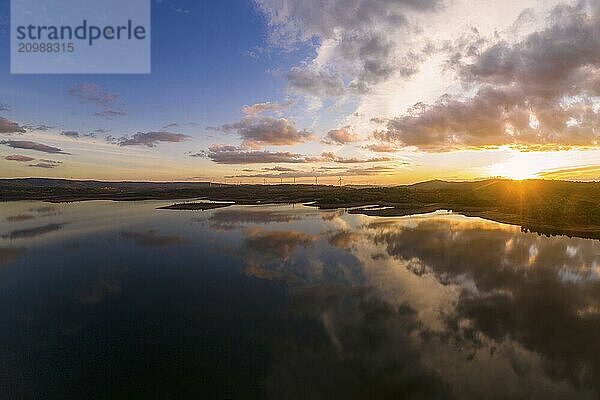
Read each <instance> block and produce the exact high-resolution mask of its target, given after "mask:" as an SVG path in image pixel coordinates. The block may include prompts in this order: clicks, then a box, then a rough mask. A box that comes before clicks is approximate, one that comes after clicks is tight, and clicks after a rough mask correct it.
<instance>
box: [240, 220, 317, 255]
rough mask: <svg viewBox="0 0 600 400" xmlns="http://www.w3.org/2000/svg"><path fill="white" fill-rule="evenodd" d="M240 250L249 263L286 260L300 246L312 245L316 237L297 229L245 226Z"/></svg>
mask: <svg viewBox="0 0 600 400" xmlns="http://www.w3.org/2000/svg"><path fill="white" fill-rule="evenodd" d="M243 232H244V242H243V245H242V249H241V252H242V253H243V254H245V257H244V259H245V261H246V262H249V263H258V262H261V263H263V262H270V261H275V260H286V259H288V258H289V256H290V255H291V253H293V252H294V251H296V250H297V249H298V248H300V247H304V248H306V247H308V246H312V245H313V243H315V242H316V241H317V239H318V237H317V236H315V235H310V234H307V233H304V232H298V231H291V230H290V231H270V230H266V229H262V228H257V227H253V228H246V229H244V230H243Z"/></svg>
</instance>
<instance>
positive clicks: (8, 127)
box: [0, 117, 26, 133]
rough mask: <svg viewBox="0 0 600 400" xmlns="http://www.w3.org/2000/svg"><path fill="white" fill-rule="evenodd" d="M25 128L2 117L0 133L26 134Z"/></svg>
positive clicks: (0, 119) (0, 118)
mask: <svg viewBox="0 0 600 400" xmlns="http://www.w3.org/2000/svg"><path fill="white" fill-rule="evenodd" d="M25 132H26V131H25V128H24V127H22V126H20V125H19V124H17V123H16V122H13V121H9V120H8V119H6V118H3V117H0V133H25Z"/></svg>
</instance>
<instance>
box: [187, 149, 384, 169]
mask: <svg viewBox="0 0 600 400" xmlns="http://www.w3.org/2000/svg"><path fill="white" fill-rule="evenodd" d="M190 156H191V157H203V158H208V159H210V160H212V161H213V162H216V163H217V164H272V163H290V164H306V163H317V162H333V163H340V164H359V163H376V162H386V161H394V159H392V158H388V157H373V158H367V159H360V158H356V157H350V158H345V157H340V156H337V155H336V154H334V153H331V152H324V153H322V154H321V155H320V156H309V155H303V154H298V153H292V152H289V151H278V152H272V151H256V150H251V151H249V150H246V149H243V148H240V147H236V146H231V145H212V146H211V147H209V149H208V150H206V151H201V152H199V153H195V154H191V155H190ZM280 171H281V170H280Z"/></svg>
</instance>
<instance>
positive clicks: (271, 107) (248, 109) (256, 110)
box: [242, 101, 292, 116]
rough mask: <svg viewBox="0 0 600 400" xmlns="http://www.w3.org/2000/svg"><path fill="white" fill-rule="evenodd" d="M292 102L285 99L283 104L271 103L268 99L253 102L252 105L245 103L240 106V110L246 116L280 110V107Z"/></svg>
mask: <svg viewBox="0 0 600 400" xmlns="http://www.w3.org/2000/svg"><path fill="white" fill-rule="evenodd" d="M291 104H292V102H291V101H287V102H285V103H283V104H279V103H271V102H269V101H267V102H265V103H255V104H252V105H249V106H248V105H246V106H244V107H242V112H243V113H244V114H245V115H248V116H255V115H258V114H262V113H266V112H275V113H277V112H280V111H281V109H283V108H286V107H289V106H290V105H291Z"/></svg>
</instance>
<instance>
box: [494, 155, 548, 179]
mask: <svg viewBox="0 0 600 400" xmlns="http://www.w3.org/2000/svg"><path fill="white" fill-rule="evenodd" d="M539 172H540V169H539V166H537V165H535V163H533V162H532V160H530V159H529V160H528V159H527V157H518V156H517V157H512V158H511V159H510V160H508V161H506V162H503V163H498V164H494V165H492V166H491V168H490V174H491V175H492V176H500V177H503V178H508V179H513V180H518V181H520V180H523V179H535V178H539V175H538V173H539Z"/></svg>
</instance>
